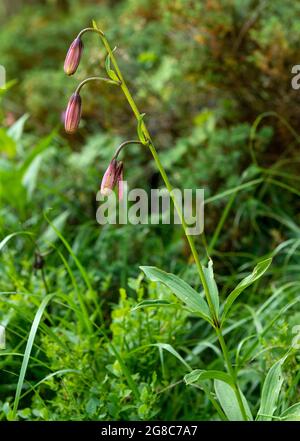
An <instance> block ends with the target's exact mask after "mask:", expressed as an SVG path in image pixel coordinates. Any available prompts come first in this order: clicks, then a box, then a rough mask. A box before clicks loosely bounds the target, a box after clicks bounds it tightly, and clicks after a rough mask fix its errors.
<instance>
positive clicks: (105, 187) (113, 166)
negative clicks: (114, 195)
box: [100, 159, 118, 196]
mask: <svg viewBox="0 0 300 441" xmlns="http://www.w3.org/2000/svg"><path fill="white" fill-rule="evenodd" d="M117 168H118V163H117V161H116V160H115V159H113V160H112V161H111V162H110V164H109V166H108V167H107V170H106V172H105V173H104V175H103V178H102V182H101V188H100V191H101V194H103V196H107V195H108V194H109V191H110V190H113V188H114V186H115V184H116V173H117Z"/></svg>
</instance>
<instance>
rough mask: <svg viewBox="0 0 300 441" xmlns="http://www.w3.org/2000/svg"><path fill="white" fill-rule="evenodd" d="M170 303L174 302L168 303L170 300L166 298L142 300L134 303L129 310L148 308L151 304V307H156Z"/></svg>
mask: <svg viewBox="0 0 300 441" xmlns="http://www.w3.org/2000/svg"><path fill="white" fill-rule="evenodd" d="M170 305H173V306H175V304H174V303H170V302H168V300H159V299H155V300H153V299H150V300H143V301H142V302H140V303H138V304H137V305H135V306H134V307H133V308H132V309H131V311H136V310H137V309H141V308H149V307H151V306H152V308H153V307H158V306H170Z"/></svg>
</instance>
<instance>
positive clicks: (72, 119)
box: [65, 93, 81, 133]
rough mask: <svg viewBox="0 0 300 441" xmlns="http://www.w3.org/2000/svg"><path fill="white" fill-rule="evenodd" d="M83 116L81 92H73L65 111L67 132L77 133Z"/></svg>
mask: <svg viewBox="0 0 300 441" xmlns="http://www.w3.org/2000/svg"><path fill="white" fill-rule="evenodd" d="M80 117H81V97H80V95H79V93H73V95H72V96H71V98H70V99H69V102H68V106H67V109H66V113H65V130H66V132H67V133H75V132H76V130H77V129H78V126H79V123H80Z"/></svg>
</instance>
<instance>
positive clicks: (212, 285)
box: [203, 259, 219, 317]
mask: <svg viewBox="0 0 300 441" xmlns="http://www.w3.org/2000/svg"><path fill="white" fill-rule="evenodd" d="M203 272H204V277H205V280H206V283H207V286H208V289H209V292H210V295H211V300H212V302H213V305H214V308H215V311H216V315H217V317H218V315H219V291H218V287H217V284H216V281H215V279H214V271H213V262H212V260H211V259H210V260H209V262H208V267H207V268H206V267H204V268H203Z"/></svg>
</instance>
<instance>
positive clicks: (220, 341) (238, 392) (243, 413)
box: [215, 328, 248, 421]
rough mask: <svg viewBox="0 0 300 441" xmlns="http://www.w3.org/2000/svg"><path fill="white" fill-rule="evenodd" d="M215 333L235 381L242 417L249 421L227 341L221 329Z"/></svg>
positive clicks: (229, 371)
mask: <svg viewBox="0 0 300 441" xmlns="http://www.w3.org/2000/svg"><path fill="white" fill-rule="evenodd" d="M215 331H216V334H217V336H218V340H219V343H220V346H221V349H222V352H223V356H224V360H225V362H226V365H227V370H228V373H229V375H230V376H231V378H232V379H233V381H234V392H235V396H236V398H237V401H238V404H239V407H240V410H241V412H242V416H243V418H244V420H245V421H247V420H248V417H247V414H246V410H245V406H244V403H243V400H242V396H241V392H240V388H239V386H238V384H237V378H236V374H235V372H234V369H233V367H232V364H231V361H230V357H229V352H228V348H227V345H226V343H225V340H224V337H223V334H222V331H221V329H219V328H215Z"/></svg>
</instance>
